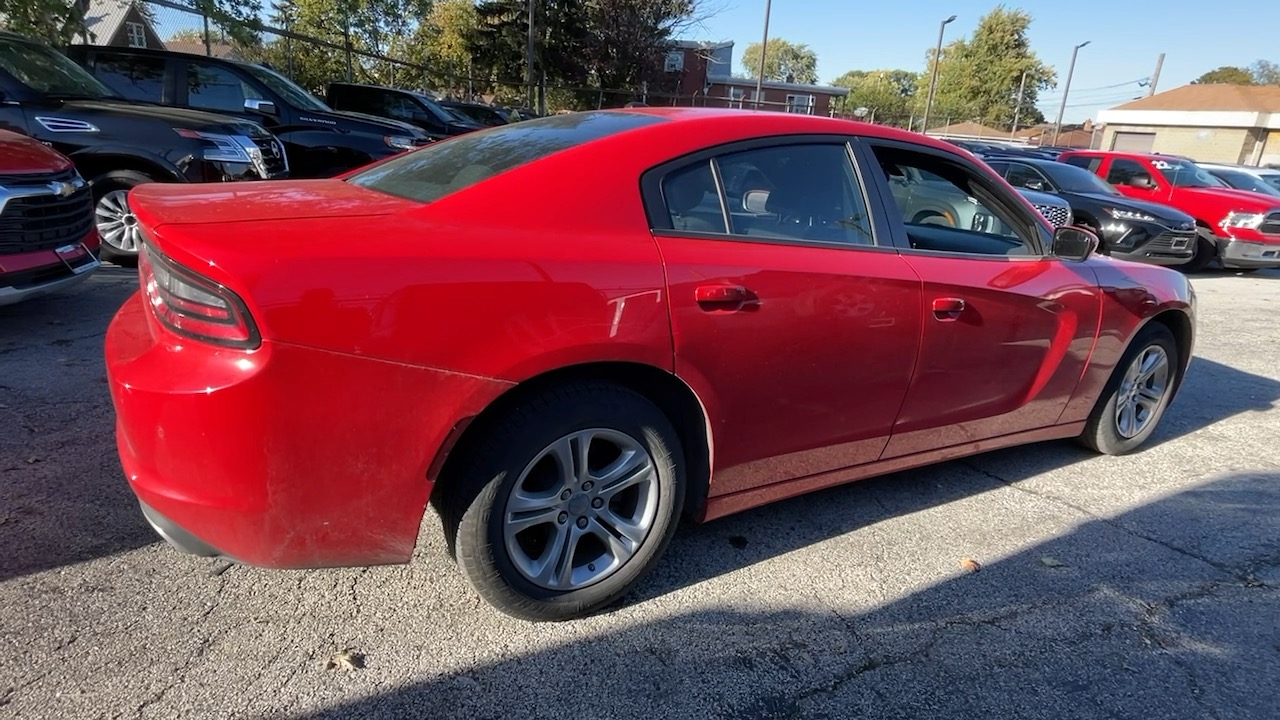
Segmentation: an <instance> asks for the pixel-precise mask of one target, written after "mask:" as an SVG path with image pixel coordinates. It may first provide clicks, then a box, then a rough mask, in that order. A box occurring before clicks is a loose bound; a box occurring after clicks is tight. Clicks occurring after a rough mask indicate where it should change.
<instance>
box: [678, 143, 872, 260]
mask: <svg viewBox="0 0 1280 720" xmlns="http://www.w3.org/2000/svg"><path fill="white" fill-rule="evenodd" d="M712 162H714V163H715V164H716V167H717V169H718V170H719V173H720V177H721V178H722V181H723V185H721V186H718V185H717V184H716V181H715V175H714V173H713V172H712V169H711V164H710V163H709V162H705V161H704V162H699V163H695V164H694V165H691V166H688V167H685V168H683V169H681V170H677V171H675V172H672V173H669V174H668V175H667V177H666V178H664V180H663V183H662V193H663V200H664V202H665V204H666V208H667V211H668V214H669V217H670V220H671V227H672V228H673V229H677V230H700V231H703V232H720V233H723V232H725V225H724V209H727V210H728V216H729V218H728V219H729V223H730V224H729V227H728V233H729V234H731V235H737V236H740V237H749V238H756V239H760V240H763V241H769V240H780V241H788V240H791V241H802V242H817V243H834V244H839V245H873V244H875V239H874V235H873V233H872V230H871V217H870V215H869V213H868V212H867V202H866V197H865V195H864V194H863V189H862V185H861V183H859V182H858V178H857V175H856V173H855V172H854V168H853V164H852V162H851V161H850V158H849V151H848V148H847V146H846V145H844V144H842V143H830V144H812V145H810V144H795V145H779V146H774V147H763V148H755V149H751V150H743V151H740V152H732V153H726V154H724V155H720V156H718V157H716V158H715V159H714V160H713V161H712ZM722 202H723V208H722V205H721V203H722ZM695 226H696V227H695Z"/></svg>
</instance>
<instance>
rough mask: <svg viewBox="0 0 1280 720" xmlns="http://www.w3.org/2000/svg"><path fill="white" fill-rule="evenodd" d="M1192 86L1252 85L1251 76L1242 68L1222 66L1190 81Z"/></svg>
mask: <svg viewBox="0 0 1280 720" xmlns="http://www.w3.org/2000/svg"><path fill="white" fill-rule="evenodd" d="M1191 83H1192V84H1193V85H1212V84H1214V83H1223V84H1227V85H1253V84H1254V79H1253V75H1252V74H1251V73H1250V72H1249V71H1248V70H1245V69H1244V68H1239V67H1233V66H1231V65H1224V66H1222V67H1220V68H1217V69H1214V70H1210V71H1209V72H1207V73H1205V74H1203V75H1201V76H1200V77H1198V78H1196V79H1195V80H1192V81H1191Z"/></svg>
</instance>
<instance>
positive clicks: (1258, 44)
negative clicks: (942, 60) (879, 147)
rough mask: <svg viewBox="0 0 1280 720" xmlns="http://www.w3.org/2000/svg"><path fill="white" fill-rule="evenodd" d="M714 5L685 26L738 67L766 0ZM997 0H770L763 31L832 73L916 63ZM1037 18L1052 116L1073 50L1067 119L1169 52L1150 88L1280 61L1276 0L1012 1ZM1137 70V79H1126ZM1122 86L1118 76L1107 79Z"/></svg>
mask: <svg viewBox="0 0 1280 720" xmlns="http://www.w3.org/2000/svg"><path fill="white" fill-rule="evenodd" d="M700 1H701V2H704V3H708V7H717V8H719V11H718V12H717V13H716V14H715V16H714V17H712V18H711V19H709V20H707V21H706V22H705V23H703V26H702V27H697V28H693V29H691V30H689V31H686V32H684V33H683V38H684V39H689V40H716V41H719V40H733V41H734V48H733V50H734V58H733V62H734V71H735V72H745V71H744V69H743V68H742V66H741V61H742V50H743V49H744V48H746V46H747V45H748V44H750V43H753V42H759V41H760V35H761V31H762V29H763V27H762V24H763V21H764V0H700ZM998 4H999V3H998V2H993V1H992V0H985V1H970V0H915V1H914V2H912V1H911V0H887V1H885V0H839V1H837V0H774V2H773V12H772V17H771V18H770V21H769V36H770V37H778V38H785V39H787V40H790V41H791V42H796V43H805V44H807V45H808V46H809V47H811V48H813V50H814V51H816V52H817V54H818V75H819V79H820V81H822V82H828V81H830V80H832V79H834V78H836V77H837V76H839V75H841V74H842V73H844V72H846V71H848V70H873V69H881V68H903V69H906V70H922V69H923V68H924V58H925V52H926V51H927V50H928V49H929V48H931V47H933V45H934V44H935V43H936V42H937V39H938V23H939V22H941V21H942V20H944V19H946V18H947V17H948V16H950V15H956V16H957V17H956V21H955V22H953V23H951V24H950V25H948V26H947V34H946V37H945V38H944V40H943V42H944V43H946V42H948V41H950V40H954V39H956V38H959V37H962V36H967V35H969V34H971V33H972V32H973V30H974V28H976V27H977V25H978V20H979V18H981V17H982V16H983V15H985V14H986V13H988V12H990V11H991V10H992V9H993V8H994V7H996V6H997V5H998ZM1005 5H1006V7H1009V8H1021V9H1023V10H1026V11H1027V12H1029V13H1030V14H1031V16H1032V17H1033V18H1034V21H1033V22H1032V24H1031V29H1030V31H1029V37H1030V39H1031V47H1032V49H1033V50H1034V51H1035V52H1036V54H1037V55H1039V56H1040V60H1041V61H1042V62H1044V63H1045V64H1047V65H1051V66H1053V67H1055V68H1056V69H1057V70H1058V73H1059V82H1058V88H1057V89H1056V90H1049V91H1046V92H1044V93H1043V94H1042V95H1041V97H1040V99H1041V103H1040V110H1041V112H1043V113H1044V114H1045V116H1047V117H1048V118H1050V119H1052V118H1053V117H1054V115H1056V114H1057V111H1058V104H1059V103H1060V102H1061V100H1062V94H1061V93H1062V82H1063V81H1064V80H1065V79H1066V75H1067V65H1068V64H1069V63H1070V62H1071V48H1072V47H1074V46H1075V45H1078V44H1079V43H1082V42H1085V41H1086V40H1088V41H1090V44H1089V46H1088V47H1085V48H1083V49H1081V50H1080V55H1079V58H1078V59H1077V60H1076V71H1075V77H1074V78H1073V79H1072V81H1071V93H1070V96H1069V97H1068V98H1067V110H1066V115H1065V118H1064V119H1065V120H1066V121H1067V122H1080V121H1082V120H1084V119H1085V118H1088V117H1093V116H1095V115H1096V114H1097V112H1098V110H1103V109H1106V108H1108V107H1112V106H1114V105H1118V104H1120V103H1123V102H1126V101H1128V100H1129V99H1131V98H1134V97H1138V96H1142V95H1145V94H1146V88H1143V87H1139V86H1138V84H1137V82H1136V81H1137V80H1139V79H1145V78H1147V77H1148V76H1150V75H1151V73H1152V72H1153V71H1154V70H1155V65H1156V57H1157V56H1158V55H1159V54H1160V53H1161V52H1163V53H1165V60H1164V68H1163V69H1162V70H1161V72H1160V82H1159V85H1158V87H1157V90H1169V89H1171V88H1175V87H1178V86H1179V85H1185V84H1186V83H1188V82H1191V81H1192V80H1193V79H1195V78H1196V77H1198V76H1199V75H1200V74H1202V73H1204V72H1206V71H1208V70H1212V69H1213V68H1215V67H1219V66H1221V65H1241V66H1244V65H1248V64H1250V63H1252V62H1254V61H1255V60H1260V59H1266V60H1272V61H1274V62H1280V2H1276V0H1249V1H1244V0H1212V1H1211V2H1195V3H1193V2H1190V0H1177V2H1165V3H1156V2H1151V1H1150V0H1146V1H1145V2H1141V3H1138V2H1132V1H1130V2H1124V1H1123V0H1110V1H1108V2H1101V1H1099V0H1067V1H1066V2H1061V1H1058V2H1046V1H1045V0H1038V1H1037V2H1031V1H1030V0H1025V1H1024V2H1007V3H1005ZM1130 81H1134V82H1130ZM1117 85H1118V86H1119V87H1114V86H1117Z"/></svg>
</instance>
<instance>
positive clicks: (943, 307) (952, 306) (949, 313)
mask: <svg viewBox="0 0 1280 720" xmlns="http://www.w3.org/2000/svg"><path fill="white" fill-rule="evenodd" d="M962 312H964V300H963V299H962V298H934V301H933V317H934V319H935V320H938V321H940V322H952V321H954V320H957V319H959V318H960V313H962Z"/></svg>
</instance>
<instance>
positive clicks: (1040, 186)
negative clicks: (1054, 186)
mask: <svg viewBox="0 0 1280 720" xmlns="http://www.w3.org/2000/svg"><path fill="white" fill-rule="evenodd" d="M1022 187H1024V188H1026V189H1028V190H1035V191H1037V192H1044V183H1042V182H1040V181H1039V180H1027V181H1026V182H1024V183H1022Z"/></svg>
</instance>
